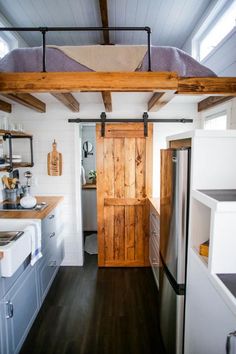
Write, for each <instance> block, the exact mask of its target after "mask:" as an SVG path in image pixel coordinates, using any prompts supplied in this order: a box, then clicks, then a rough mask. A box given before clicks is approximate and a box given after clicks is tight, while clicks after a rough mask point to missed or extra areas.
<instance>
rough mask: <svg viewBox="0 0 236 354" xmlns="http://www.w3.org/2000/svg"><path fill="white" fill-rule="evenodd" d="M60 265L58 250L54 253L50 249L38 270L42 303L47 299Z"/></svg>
mask: <svg viewBox="0 0 236 354" xmlns="http://www.w3.org/2000/svg"><path fill="white" fill-rule="evenodd" d="M58 267H59V265H58V259H57V254H56V251H54V252H53V253H52V252H51V250H50V251H49V252H48V253H47V254H46V255H45V256H44V262H42V263H41V266H40V268H39V270H38V277H39V288H40V290H39V293H40V303H42V302H43V300H44V299H45V297H46V295H47V293H48V290H49V288H50V286H51V284H52V282H53V279H54V278H55V275H56V272H57V270H58Z"/></svg>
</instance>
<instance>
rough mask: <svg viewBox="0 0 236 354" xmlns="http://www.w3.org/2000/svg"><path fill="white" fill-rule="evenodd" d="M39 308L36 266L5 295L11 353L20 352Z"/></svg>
mask: <svg viewBox="0 0 236 354" xmlns="http://www.w3.org/2000/svg"><path fill="white" fill-rule="evenodd" d="M38 309H39V304H38V292H37V283H36V274H35V267H33V268H32V267H31V266H30V265H29V267H28V268H27V270H26V271H25V272H24V273H23V274H22V276H21V277H19V278H18V280H17V281H16V283H15V284H14V286H13V287H12V288H11V290H10V291H9V292H8V293H7V295H6V296H5V312H6V319H5V321H6V327H7V340H8V347H9V353H10V354H13V353H18V352H19V350H20V348H21V346H22V344H23V342H24V340H25V338H26V336H27V334H28V332H29V330H30V327H31V325H32V324H33V321H34V319H35V317H36V315H37V312H38Z"/></svg>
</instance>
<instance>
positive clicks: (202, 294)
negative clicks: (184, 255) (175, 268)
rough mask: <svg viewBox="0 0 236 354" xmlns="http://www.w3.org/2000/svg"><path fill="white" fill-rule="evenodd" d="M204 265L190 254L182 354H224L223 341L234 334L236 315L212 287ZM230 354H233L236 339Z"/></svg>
mask: <svg viewBox="0 0 236 354" xmlns="http://www.w3.org/2000/svg"><path fill="white" fill-rule="evenodd" d="M204 267H205V265H204V264H203V263H202V262H201V260H200V259H199V258H198V255H197V254H195V253H194V251H192V250H191V251H190V254H189V267H188V268H189V269H188V280H187V293H186V324H185V354H206V353H207V354H225V353H226V338H227V335H228V334H229V333H230V332H233V331H235V330H236V315H235V314H233V312H232V311H231V310H230V308H229V307H228V306H227V305H226V303H225V302H224V300H223V298H222V297H221V295H220V294H219V293H218V292H217V290H216V289H215V287H214V286H213V284H212V283H211V281H210V279H209V276H208V274H207V270H206V269H205V268H204ZM231 342H232V345H231V351H230V354H236V338H234V337H232V339H231Z"/></svg>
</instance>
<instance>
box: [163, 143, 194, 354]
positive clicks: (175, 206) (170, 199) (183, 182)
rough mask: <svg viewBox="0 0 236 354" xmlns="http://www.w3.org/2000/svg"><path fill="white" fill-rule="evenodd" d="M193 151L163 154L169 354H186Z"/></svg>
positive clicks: (165, 329) (165, 339) (165, 307)
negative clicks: (186, 290) (189, 216)
mask: <svg viewBox="0 0 236 354" xmlns="http://www.w3.org/2000/svg"><path fill="white" fill-rule="evenodd" d="M189 171H190V149H167V150H161V238H160V261H161V262H160V263H161V267H160V329H161V334H162V339H163V342H164V345H165V349H166V353H167V354H182V353H183V350H184V349H183V338H184V312H185V309H184V308H185V282H186V265H187V238H188V204H189V178H190V177H189V175H190V172H189Z"/></svg>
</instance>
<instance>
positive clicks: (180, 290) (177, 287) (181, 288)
mask: <svg viewBox="0 0 236 354" xmlns="http://www.w3.org/2000/svg"><path fill="white" fill-rule="evenodd" d="M160 259H161V263H162V267H163V271H164V273H165V275H166V276H167V278H168V280H169V282H170V284H171V286H172V288H173V289H174V291H175V293H176V295H185V284H178V283H176V280H175V278H174V277H173V275H172V274H171V272H170V271H169V269H168V267H167V266H166V264H165V262H164V260H163V257H162V255H161V253H160Z"/></svg>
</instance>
